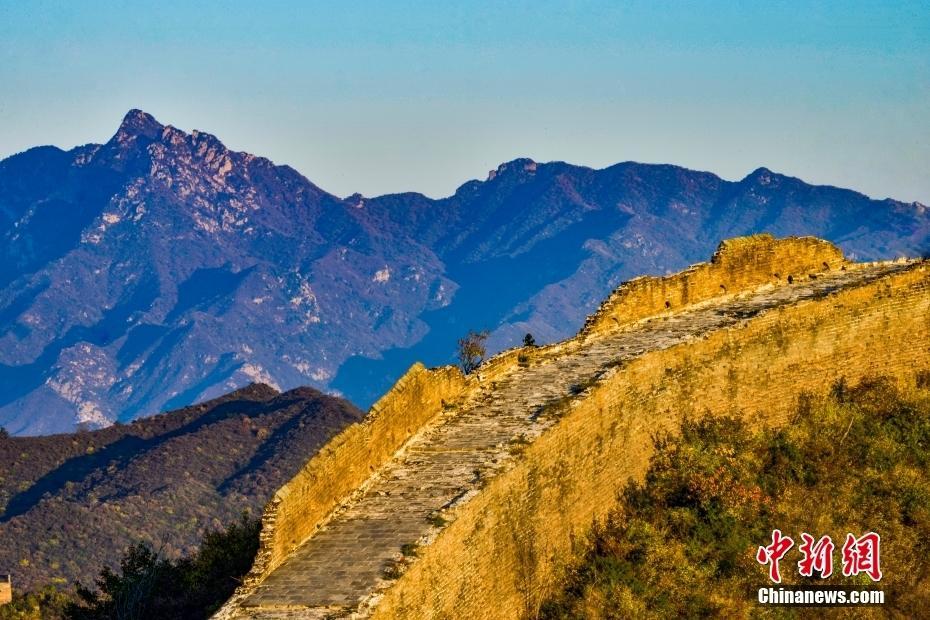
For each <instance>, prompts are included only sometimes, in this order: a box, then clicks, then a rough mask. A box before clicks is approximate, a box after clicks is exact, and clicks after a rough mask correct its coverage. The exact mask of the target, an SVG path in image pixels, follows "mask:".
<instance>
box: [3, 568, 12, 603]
mask: <svg viewBox="0 0 930 620" xmlns="http://www.w3.org/2000/svg"><path fill="white" fill-rule="evenodd" d="M12 600H13V583H12V581H11V580H10V576H9V575H0V605H6V604H7V603H9V602H10V601H12Z"/></svg>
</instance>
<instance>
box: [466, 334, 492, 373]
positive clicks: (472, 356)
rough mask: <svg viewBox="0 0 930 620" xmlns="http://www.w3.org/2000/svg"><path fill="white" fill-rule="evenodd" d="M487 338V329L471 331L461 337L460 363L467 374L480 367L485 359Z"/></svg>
mask: <svg viewBox="0 0 930 620" xmlns="http://www.w3.org/2000/svg"><path fill="white" fill-rule="evenodd" d="M487 339H488V332H487V331H482V332H475V331H469V332H468V333H467V334H466V335H465V336H464V337H463V338H459V365H460V366H461V367H462V372H464V373H465V374H466V375H467V374H469V373H471V372H472V371H474V370H475V369H476V368H478V366H480V365H481V362H483V361H484V356H485V355H486V354H487V349H486V348H485V346H484V343H485V341H486V340H487Z"/></svg>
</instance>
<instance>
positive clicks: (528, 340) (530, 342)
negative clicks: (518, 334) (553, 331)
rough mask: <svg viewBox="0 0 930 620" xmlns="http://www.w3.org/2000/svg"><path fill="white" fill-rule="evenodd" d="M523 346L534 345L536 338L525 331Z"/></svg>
mask: <svg viewBox="0 0 930 620" xmlns="http://www.w3.org/2000/svg"><path fill="white" fill-rule="evenodd" d="M523 346H524V347H535V346H536V339H535V338H533V334H530V333H527V334H526V336H524V337H523Z"/></svg>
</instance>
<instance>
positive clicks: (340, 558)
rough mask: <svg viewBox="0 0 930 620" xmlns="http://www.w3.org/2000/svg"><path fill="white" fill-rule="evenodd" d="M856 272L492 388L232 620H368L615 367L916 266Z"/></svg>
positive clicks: (542, 365) (634, 329)
mask: <svg viewBox="0 0 930 620" xmlns="http://www.w3.org/2000/svg"><path fill="white" fill-rule="evenodd" d="M913 265H914V263H912V262H910V263H909V262H895V263H876V264H869V265H856V266H850V267H849V268H848V269H847V270H842V271H840V270H836V271H832V272H829V273H825V274H821V275H819V276H817V277H816V278H815V277H813V276H811V277H810V278H806V279H804V281H796V282H794V283H793V284H786V285H781V286H772V285H769V286H767V287H763V288H762V289H758V290H756V291H754V292H750V293H746V294H743V295H740V296H731V297H723V298H719V299H717V300H712V301H710V302H706V303H703V304H700V305H697V306H692V307H690V308H685V309H683V310H681V311H679V312H668V313H665V314H663V315H661V316H657V317H654V318H651V319H647V320H644V321H640V322H639V323H636V324H634V325H631V326H629V327H627V328H624V329H622V330H620V331H617V332H615V333H612V334H607V335H601V336H598V337H597V338H596V339H594V338H589V339H581V340H577V341H575V342H574V343H572V346H570V347H565V349H564V351H563V352H562V353H561V354H559V353H557V354H555V355H554V356H551V357H544V358H543V359H540V360H533V361H531V362H530V363H529V364H527V365H524V366H522V367H519V368H517V369H515V370H513V371H512V372H510V373H509V374H507V375H505V376H503V377H501V378H500V379H499V380H497V381H493V382H488V383H486V384H483V385H482V387H481V388H480V390H479V391H478V393H477V394H476V395H475V396H473V397H472V398H471V399H470V400H468V401H467V402H465V403H461V404H459V405H458V406H457V407H455V408H452V409H448V410H446V411H444V412H443V413H442V414H440V415H439V416H437V419H435V420H434V421H433V422H431V423H430V424H429V425H428V426H427V427H426V428H424V429H423V430H421V431H420V432H419V433H418V434H416V435H415V436H414V437H412V438H411V439H410V440H409V441H408V442H407V443H406V445H405V446H404V447H403V448H402V449H401V450H400V451H399V452H398V453H397V454H395V455H394V457H393V458H392V459H391V460H390V462H389V463H387V464H386V465H385V466H384V467H382V468H381V469H380V470H379V471H377V472H376V473H375V474H374V475H373V477H372V478H371V479H370V480H369V481H368V482H367V483H366V485H365V486H364V488H363V489H360V490H359V491H358V492H357V493H356V494H355V496H354V497H353V498H352V499H351V500H350V501H349V502H347V503H346V504H345V505H344V506H342V507H341V508H340V509H338V510H337V511H336V512H335V513H333V514H332V515H331V516H330V518H329V519H328V520H327V522H326V523H325V525H324V526H323V527H322V528H321V529H320V530H319V531H318V532H317V533H316V534H314V535H313V536H312V537H310V538H309V539H308V540H306V541H305V542H304V543H303V544H302V545H301V546H300V547H298V548H297V549H296V550H295V551H294V552H293V553H292V554H291V555H290V556H289V557H288V558H287V559H286V560H285V561H284V562H283V563H282V564H281V565H280V566H278V567H277V568H276V569H275V570H274V571H273V572H272V573H271V574H270V575H269V576H268V577H267V578H266V579H265V580H264V581H263V582H262V583H260V584H259V585H258V586H257V587H255V588H254V589H253V590H252V591H251V592H248V593H244V594H240V595H239V597H238V599H237V600H234V601H233V603H234V605H232V606H228V607H227V608H225V609H224V612H221V614H220V615H219V617H222V618H250V619H269V620H270V619H273V618H280V619H283V618H308V619H309V618H329V617H344V616H346V617H348V616H352V617H364V616H366V615H367V614H368V613H369V611H370V610H371V609H373V608H374V607H375V606H376V605H377V602H378V598H379V592H383V591H384V589H385V588H388V587H390V584H391V583H392V581H393V579H394V578H396V576H397V574H398V572H399V571H400V570H402V568H403V566H404V565H405V564H406V563H407V562H410V561H415V560H414V556H415V554H416V549H417V548H418V546H420V545H427V544H429V542H430V540H431V539H432V538H433V537H435V536H436V535H437V534H438V532H439V531H440V530H441V529H442V527H443V525H444V519H443V514H444V513H443V511H444V509H447V508H449V507H451V506H453V505H455V504H457V503H461V502H467V501H468V500H469V499H470V497H472V496H473V495H474V494H476V493H477V492H478V490H479V489H480V488H481V486H482V485H483V484H484V483H485V482H486V481H487V480H488V479H489V478H490V477H493V476H494V475H495V472H497V471H499V470H500V469H501V468H503V467H506V465H507V462H508V460H510V459H512V458H514V454H515V453H516V452H517V451H518V450H519V447H520V446H521V445H522V444H526V443H530V442H532V441H533V440H534V439H535V438H536V437H538V436H539V435H540V434H542V433H543V432H545V430H546V429H547V428H548V427H550V426H551V425H552V424H554V423H555V421H556V420H557V417H558V408H559V404H560V403H564V402H566V399H567V398H570V397H572V396H574V395H577V394H578V393H580V392H582V391H584V390H585V389H586V387H587V386H590V385H591V384H592V382H596V381H597V379H598V377H599V376H600V375H601V374H602V373H604V372H605V371H606V370H608V369H610V368H611V367H613V366H616V365H618V364H623V363H624V362H626V361H629V360H631V359H634V358H636V357H638V356H640V355H643V354H644V353H645V352H648V351H654V350H660V349H665V348H668V347H671V346H674V345H676V344H679V343H682V342H686V341H688V340H690V339H695V338H700V337H702V335H704V334H707V333H708V332H711V331H714V330H719V329H722V328H726V327H728V326H732V325H734V324H737V323H739V322H741V321H746V320H748V319H750V318H752V317H753V316H755V315H757V314H759V313H762V312H765V311H767V310H771V309H773V308H777V307H779V306H786V305H790V304H795V303H797V302H799V301H802V300H805V299H815V298H822V297H824V296H827V295H829V294H830V293H832V292H835V291H838V290H841V289H844V288H849V287H856V286H860V285H862V284H865V283H867V282H870V281H873V280H875V279H877V278H881V277H883V276H886V275H889V274H891V273H895V272H899V271H903V270H906V269H909V268H910V267H911V266H913Z"/></svg>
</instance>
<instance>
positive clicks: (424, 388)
mask: <svg viewBox="0 0 930 620" xmlns="http://www.w3.org/2000/svg"><path fill="white" fill-rule="evenodd" d="M468 385H469V381H468V379H467V378H466V377H465V376H464V375H463V374H462V373H461V371H459V369H458V368H456V367H454V366H442V367H439V368H432V369H427V368H426V367H424V366H423V364H421V363H419V362H417V363H415V364H414V365H413V366H411V367H410V369H409V370H408V371H407V372H406V373H405V374H404V375H403V376H402V377H401V378H400V379H399V380H398V381H397V383H396V384H395V385H394V386H393V387H392V388H391V389H390V390H389V391H388V392H387V393H386V394H385V395H384V396H382V397H381V398H380V399H379V400H378V402H376V403H375V404H374V405H372V407H371V409H370V410H369V412H368V414H367V415H366V416H365V417H364V418H363V419H362V420H360V421H359V422H356V423H355V424H352V425H350V426H349V427H347V428H346V429H345V430H343V431H342V432H341V433H339V434H338V435H336V436H335V437H334V438H333V439H331V440H330V441H329V442H328V443H327V444H326V445H325V446H324V447H323V448H322V449H321V450H320V451H319V452H318V453H317V454H315V455H314V456H313V457H312V458H311V459H310V460H309V461H307V463H306V464H305V465H304V466H303V468H302V469H301V470H300V471H299V472H298V473H297V474H296V475H295V476H294V477H293V478H291V480H290V481H288V482H287V484H285V485H284V486H283V487H281V488H280V489H278V491H277V492H276V493H275V494H274V497H272V499H271V501H269V502H268V504H267V506H266V507H265V511H264V513H263V515H262V530H261V534H260V542H259V551H258V554H257V555H256V557H255V562H254V563H253V566H252V570H251V571H250V572H249V574H248V576H247V577H246V579H245V581H244V584H245V585H246V586H247V587H248V586H254V585H256V584H258V583H260V582H261V581H262V580H264V578H265V577H267V576H268V575H269V574H270V573H271V571H273V570H274V569H275V568H276V567H277V566H279V565H280V564H281V562H283V561H284V559H285V558H286V557H287V555H288V554H289V553H290V552H291V551H292V550H293V549H295V548H296V547H297V546H299V545H300V544H301V543H302V542H303V541H304V540H306V539H307V538H309V537H310V536H311V535H313V533H314V532H316V531H317V529H319V527H320V526H321V525H322V524H323V523H324V522H325V521H326V519H327V517H328V516H329V515H330V514H332V512H333V511H334V510H335V509H336V508H337V507H338V506H340V505H341V504H342V503H344V502H345V501H346V500H347V499H348V498H349V497H351V496H352V494H353V493H354V492H356V491H357V490H358V489H359V488H360V487H362V486H363V485H364V483H365V482H366V481H367V480H368V479H369V478H371V477H372V476H373V475H374V474H375V472H376V471H377V470H378V469H379V468H380V467H381V466H382V465H383V464H384V463H386V462H387V461H388V460H390V458H391V457H392V456H393V455H394V454H395V453H396V452H397V451H398V450H399V449H400V448H401V447H402V446H403V445H404V443H406V442H407V441H408V440H409V439H410V437H412V436H413V435H414V434H415V433H416V432H417V431H419V430H420V429H421V428H422V427H423V426H424V425H425V424H426V423H428V422H429V421H430V420H431V419H432V418H433V417H435V416H436V415H437V414H438V413H440V412H441V411H442V409H443V407H444V406H445V405H446V404H451V403H452V402H454V401H457V400H459V399H461V398H462V397H463V396H464V395H465V393H466V391H467V387H468Z"/></svg>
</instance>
